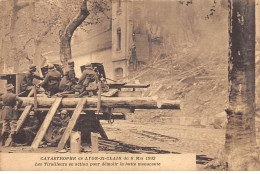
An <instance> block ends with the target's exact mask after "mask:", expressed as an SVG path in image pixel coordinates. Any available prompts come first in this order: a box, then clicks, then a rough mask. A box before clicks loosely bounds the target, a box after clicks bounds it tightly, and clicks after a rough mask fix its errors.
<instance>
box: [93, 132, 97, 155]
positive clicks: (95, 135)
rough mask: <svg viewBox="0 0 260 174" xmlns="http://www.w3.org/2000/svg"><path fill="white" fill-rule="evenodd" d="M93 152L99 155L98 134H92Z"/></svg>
mask: <svg viewBox="0 0 260 174" xmlns="http://www.w3.org/2000/svg"><path fill="white" fill-rule="evenodd" d="M91 152H92V153H98V134H97V133H94V132H91Z"/></svg>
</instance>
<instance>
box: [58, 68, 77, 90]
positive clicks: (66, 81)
mask: <svg viewBox="0 0 260 174" xmlns="http://www.w3.org/2000/svg"><path fill="white" fill-rule="evenodd" d="M74 87H75V84H74V83H73V80H72V79H71V78H70V77H69V71H66V72H65V73H64V77H63V78H62V79H61V82H60V85H59V89H60V91H62V92H63V93H66V94H69V93H73V92H74Z"/></svg>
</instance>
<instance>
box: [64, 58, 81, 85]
mask: <svg viewBox="0 0 260 174" xmlns="http://www.w3.org/2000/svg"><path fill="white" fill-rule="evenodd" d="M66 71H68V77H69V79H70V80H71V82H72V84H73V85H76V84H77V81H78V80H79V79H78V78H77V77H76V74H75V70H74V61H72V60H69V61H68V67H67V70H66Z"/></svg>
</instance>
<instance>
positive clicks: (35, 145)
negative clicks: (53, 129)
mask: <svg viewBox="0 0 260 174" xmlns="http://www.w3.org/2000/svg"><path fill="white" fill-rule="evenodd" d="M61 101H62V98H56V99H55V101H54V103H53V104H52V106H51V108H50V110H49V111H48V113H47V115H46V117H45V119H44V121H43V123H42V125H41V127H40V129H39V131H38V133H37V135H36V137H35V138H34V140H33V142H32V145H31V148H32V149H37V148H38V147H39V144H40V142H41V141H42V138H43V136H44V135H45V133H46V131H47V129H48V127H49V125H50V123H51V120H52V118H53V116H54V114H55V113H56V111H57V109H58V107H59V106H60V104H61Z"/></svg>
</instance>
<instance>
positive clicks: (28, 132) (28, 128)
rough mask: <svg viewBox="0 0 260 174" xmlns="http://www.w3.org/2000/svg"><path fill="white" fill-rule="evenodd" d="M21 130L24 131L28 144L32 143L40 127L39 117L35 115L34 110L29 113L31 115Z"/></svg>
mask: <svg viewBox="0 0 260 174" xmlns="http://www.w3.org/2000/svg"><path fill="white" fill-rule="evenodd" d="M23 127H24V128H23V129H22V130H21V132H23V133H24V136H25V139H26V145H30V144H31V143H32V142H33V139H34V137H35V135H36V133H37V130H38V128H39V119H38V118H37V117H36V116H35V113H34V111H31V112H30V113H29V117H28V118H27V120H26V122H25V124H24V126H23Z"/></svg>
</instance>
